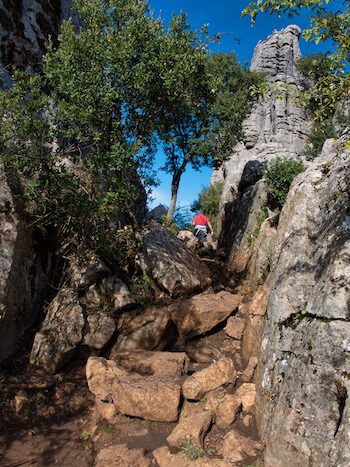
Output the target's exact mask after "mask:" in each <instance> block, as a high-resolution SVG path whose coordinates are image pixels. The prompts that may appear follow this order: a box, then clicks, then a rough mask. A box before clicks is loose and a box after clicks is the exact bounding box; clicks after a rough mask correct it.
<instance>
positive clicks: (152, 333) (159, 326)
mask: <svg viewBox="0 0 350 467" xmlns="http://www.w3.org/2000/svg"><path fill="white" fill-rule="evenodd" d="M175 331H176V328H175V325H174V323H173V322H172V320H171V316H170V313H169V311H168V310H167V308H166V307H157V306H151V307H148V308H146V309H145V310H144V311H143V312H142V313H141V314H139V315H138V316H136V317H135V318H133V319H131V320H129V321H127V322H126V323H125V325H124V326H122V328H121V329H120V335H119V336H118V339H117V342H116V344H115V346H114V347H113V349H112V352H119V351H122V350H134V349H143V350H163V349H164V348H165V347H166V346H167V344H168V343H169V342H170V341H171V340H172V339H173V337H174V335H175Z"/></svg>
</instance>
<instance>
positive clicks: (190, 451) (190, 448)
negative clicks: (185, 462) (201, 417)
mask: <svg viewBox="0 0 350 467" xmlns="http://www.w3.org/2000/svg"><path fill="white" fill-rule="evenodd" d="M180 452H182V453H183V454H185V456H186V457H187V458H188V459H191V460H195V459H198V458H199V457H203V456H204V454H205V452H204V450H203V449H202V448H201V447H198V446H195V445H194V444H193V441H192V440H191V439H190V438H188V439H187V440H186V441H185V442H184V444H183V445H182V447H181V449H180Z"/></svg>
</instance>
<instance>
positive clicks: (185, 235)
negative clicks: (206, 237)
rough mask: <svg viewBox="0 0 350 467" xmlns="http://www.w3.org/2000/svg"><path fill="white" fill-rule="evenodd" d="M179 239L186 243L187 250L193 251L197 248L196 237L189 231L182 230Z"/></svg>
mask: <svg viewBox="0 0 350 467" xmlns="http://www.w3.org/2000/svg"><path fill="white" fill-rule="evenodd" d="M177 238H178V239H180V240H181V241H182V242H184V243H185V245H186V246H187V248H189V249H190V250H191V251H193V250H194V249H195V248H196V245H197V240H196V237H195V236H194V235H193V233H192V232H190V231H189V230H180V232H179V233H178V234H177Z"/></svg>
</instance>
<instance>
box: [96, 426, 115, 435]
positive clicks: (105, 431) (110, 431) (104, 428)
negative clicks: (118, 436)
mask: <svg viewBox="0 0 350 467" xmlns="http://www.w3.org/2000/svg"><path fill="white" fill-rule="evenodd" d="M99 431H100V433H102V434H104V435H111V434H113V433H114V431H115V430H114V428H112V427H111V426H102V427H101V428H100V430H99Z"/></svg>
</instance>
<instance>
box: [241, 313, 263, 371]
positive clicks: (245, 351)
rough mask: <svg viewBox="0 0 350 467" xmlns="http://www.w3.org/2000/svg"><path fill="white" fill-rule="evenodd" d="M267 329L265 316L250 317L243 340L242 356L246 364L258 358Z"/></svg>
mask: <svg viewBox="0 0 350 467" xmlns="http://www.w3.org/2000/svg"><path fill="white" fill-rule="evenodd" d="M264 327H265V319H264V317H263V316H256V315H248V317H247V321H246V325H245V328H244V334H243V338H242V341H241V343H242V356H243V359H244V361H245V362H248V361H249V359H250V358H251V357H258V356H259V351H260V342H261V338H262V334H263V331H264Z"/></svg>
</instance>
